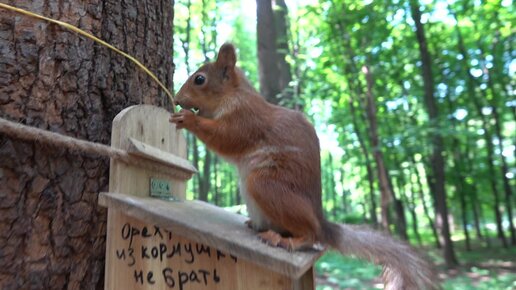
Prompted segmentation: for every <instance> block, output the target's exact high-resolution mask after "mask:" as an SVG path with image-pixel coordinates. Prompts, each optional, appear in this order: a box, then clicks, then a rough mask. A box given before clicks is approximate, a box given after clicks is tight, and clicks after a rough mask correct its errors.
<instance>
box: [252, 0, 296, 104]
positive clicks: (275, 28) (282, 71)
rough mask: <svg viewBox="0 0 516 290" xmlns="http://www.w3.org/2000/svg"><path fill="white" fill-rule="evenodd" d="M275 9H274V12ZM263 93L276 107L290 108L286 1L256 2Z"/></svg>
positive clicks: (259, 0) (258, 0)
mask: <svg viewBox="0 0 516 290" xmlns="http://www.w3.org/2000/svg"><path fill="white" fill-rule="evenodd" d="M273 5H274V6H275V7H274V9H273ZM256 8H257V26H256V29H257V34H258V39H257V42H258V67H259V72H260V93H261V94H262V95H263V96H264V97H265V98H266V99H267V100H268V101H269V102H271V103H273V104H280V103H281V104H284V105H289V104H290V103H291V101H292V98H293V91H292V89H291V88H290V87H289V84H290V82H291V81H292V74H291V72H290V65H289V64H288V63H287V62H286V60H285V57H286V55H287V53H288V33H287V23H288V22H287V19H288V10H287V6H286V5H285V2H284V1H283V0H276V1H263V0H257V1H256Z"/></svg>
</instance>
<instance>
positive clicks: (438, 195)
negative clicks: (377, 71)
mask: <svg viewBox="0 0 516 290" xmlns="http://www.w3.org/2000/svg"><path fill="white" fill-rule="evenodd" d="M409 3H410V10H411V15H412V19H413V20H414V23H415V26H416V38H417V41H418V45H419V53H420V56H421V63H422V65H421V69H422V72H421V73H422V77H423V88H424V104H425V106H426V110H427V113H428V117H429V120H430V122H431V123H433V125H434V126H435V125H437V124H438V122H439V120H438V119H439V112H438V108H437V102H436V100H435V97H434V81H433V75H432V60H431V56H430V52H429V51H428V46H427V44H426V36H425V30H424V27H423V24H422V23H421V12H420V11H419V3H418V1H417V0H410V1H409ZM436 131H437V130H436ZM430 140H431V143H432V146H433V147H432V154H431V157H430V163H431V164H430V165H431V168H432V179H433V180H432V181H431V183H432V184H433V188H432V191H433V192H434V196H435V208H436V211H437V214H438V217H439V218H440V222H441V242H442V244H443V251H444V260H445V262H446V265H447V266H448V267H453V266H456V265H457V264H458V262H457V258H456V257H455V251H454V249H453V243H452V240H451V236H450V225H449V222H448V205H447V202H446V189H445V180H444V178H445V173H444V165H445V164H444V158H443V155H442V154H443V152H444V145H443V140H442V136H441V135H439V133H432V134H431V135H430Z"/></svg>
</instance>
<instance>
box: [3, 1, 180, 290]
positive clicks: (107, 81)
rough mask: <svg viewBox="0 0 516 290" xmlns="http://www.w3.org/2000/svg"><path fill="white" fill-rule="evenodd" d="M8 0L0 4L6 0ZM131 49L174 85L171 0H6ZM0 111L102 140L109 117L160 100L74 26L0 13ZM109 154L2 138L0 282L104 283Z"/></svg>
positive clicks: (6, 285)
mask: <svg viewBox="0 0 516 290" xmlns="http://www.w3.org/2000/svg"><path fill="white" fill-rule="evenodd" d="M4 2H5V1H4ZM7 3H8V4H11V5H15V6H18V7H20V8H25V9H28V10H30V11H33V12H36V13H39V14H43V15H45V16H48V17H52V18H54V19H58V20H61V21H65V22H69V23H71V24H73V25H76V26H78V27H80V28H82V29H84V30H86V31H89V32H91V33H93V34H95V35H97V36H99V37H101V38H102V39H104V40H106V41H108V42H110V43H112V44H113V45H115V46H117V47H119V48H121V49H123V50H125V51H127V52H129V53H130V54H132V55H134V56H135V57H137V58H138V59H140V60H141V61H142V62H143V63H144V64H146V65H147V66H148V67H149V68H150V69H151V70H152V71H154V72H155V73H156V74H157V76H158V77H159V78H160V79H161V80H162V81H163V82H164V83H165V84H166V85H167V86H168V87H171V86H172V74H173V69H172V68H173V65H172V59H171V49H172V18H173V10H172V6H171V5H172V2H171V1H160V0H144V1H141V0H139V1H136V0H134V1H125V2H124V3H125V4H124V5H120V2H119V1H111V0H104V1H102V0H88V1H78V0H71V1H25V0H23V1H22V0H17V1H7ZM0 52H1V53H0V117H2V118H6V119H9V120H13V121H17V122H20V123H23V124H27V125H31V126H35V127H38V128H42V129H46V130H51V131H54V132H58V133H61V134H65V135H68V136H72V137H76V138H80V139H86V140H90V141H94V142H99V143H104V144H109V141H110V131H111V121H112V119H113V117H114V116H115V115H116V114H117V113H118V112H119V111H120V110H122V109H123V108H125V107H127V106H129V105H132V104H138V103H147V104H155V105H167V99H166V96H165V94H164V93H163V92H161V91H160V89H159V88H158V86H157V85H156V84H155V83H154V82H153V81H152V80H151V79H150V78H149V77H148V76H147V75H145V74H144V73H142V72H141V71H140V70H139V69H137V68H136V67H135V66H134V65H133V64H132V63H130V62H129V61H127V60H126V59H124V58H123V57H121V56H119V55H117V54H115V53H113V52H111V51H109V50H108V49H106V48H104V47H101V46H99V45H97V44H94V43H93V42H92V41H91V40H86V39H83V38H82V37H79V36H78V35H76V34H75V33H71V32H69V31H65V30H63V29H62V28H60V27H57V26H55V25H51V24H47V23H44V22H41V21H37V20H34V19H31V18H27V17H24V16H20V15H18V14H14V13H11V12H7V11H4V10H0ZM108 166H109V160H106V159H102V158H99V157H97V156H78V155H72V154H69V152H67V151H66V150H62V149H60V148H51V147H48V146H42V145H40V144H38V143H34V142H21V141H18V140H13V139H11V138H8V137H6V136H4V135H2V134H1V133H0V200H1V202H0V257H1V258H0V289H103V281H104V278H103V277H104V251H105V239H106V237H105V231H106V226H105V221H106V211H105V209H103V208H100V207H99V206H98V205H97V193H98V192H100V191H105V190H107V185H108Z"/></svg>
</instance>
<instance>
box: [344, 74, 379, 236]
mask: <svg viewBox="0 0 516 290" xmlns="http://www.w3.org/2000/svg"><path fill="white" fill-rule="evenodd" d="M349 86H350V89H351V88H352V87H353V86H352V84H351V81H349ZM351 90H352V89H351ZM349 110H350V111H351V120H352V123H353V131H354V132H355V135H356V136H357V140H358V143H359V145H360V150H361V151H362V155H363V156H364V159H365V166H366V172H367V182H368V185H369V202H370V203H371V207H370V213H369V214H370V216H371V223H372V224H373V227H375V228H376V227H377V226H378V219H377V217H376V207H377V206H376V197H375V192H374V173H373V168H372V166H371V164H372V162H371V157H370V156H369V150H367V148H366V144H365V140H364V138H363V137H362V133H361V132H360V129H359V127H358V118H357V114H356V109H355V102H354V101H353V98H352V97H351V96H350V97H349Z"/></svg>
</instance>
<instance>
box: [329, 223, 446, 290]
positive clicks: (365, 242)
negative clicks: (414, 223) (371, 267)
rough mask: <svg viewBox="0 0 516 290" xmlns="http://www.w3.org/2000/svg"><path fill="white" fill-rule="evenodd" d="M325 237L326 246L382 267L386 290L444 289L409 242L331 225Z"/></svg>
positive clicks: (361, 228)
mask: <svg viewBox="0 0 516 290" xmlns="http://www.w3.org/2000/svg"><path fill="white" fill-rule="evenodd" d="M325 233H327V237H325V239H326V243H327V244H328V245H330V246H331V247H333V248H335V249H336V250H338V251H339V252H341V253H342V254H343V255H346V256H356V257H357V258H361V259H365V260H368V261H370V262H373V263H375V264H379V265H382V266H383V272H382V279H383V282H384V284H385V289H388V290H434V289H440V286H439V282H438V279H437V277H436V275H435V273H434V271H433V269H432V267H431V266H430V263H429V262H427V261H426V260H425V259H424V258H423V257H421V256H420V255H419V254H418V253H417V252H416V251H415V250H414V249H413V248H412V247H410V246H409V245H408V244H407V243H405V242H402V241H398V240H395V239H394V238H392V237H390V236H388V235H386V234H383V233H381V232H378V231H374V230H370V229H367V228H364V227H360V226H352V225H346V224H334V223H330V222H328V223H327V224H326V225H325Z"/></svg>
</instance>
